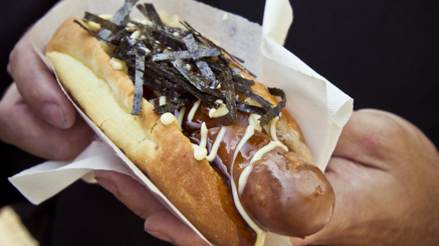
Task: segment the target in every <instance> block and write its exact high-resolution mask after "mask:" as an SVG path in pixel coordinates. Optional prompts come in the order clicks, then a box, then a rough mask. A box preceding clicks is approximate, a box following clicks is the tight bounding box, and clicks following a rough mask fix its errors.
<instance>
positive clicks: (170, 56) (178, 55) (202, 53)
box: [152, 49, 220, 62]
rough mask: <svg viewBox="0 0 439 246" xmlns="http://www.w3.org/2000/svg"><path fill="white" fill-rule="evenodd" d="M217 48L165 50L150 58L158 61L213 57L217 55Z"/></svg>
mask: <svg viewBox="0 0 439 246" xmlns="http://www.w3.org/2000/svg"><path fill="white" fill-rule="evenodd" d="M219 54H220V53H219V50H217V49H199V50H196V51H186V50H185V51H175V52H166V53H160V54H155V55H154V56H153V57H152V60H153V61H155V62H158V61H173V60H186V59H194V60H198V59H201V58H205V57H213V56H218V55H219Z"/></svg>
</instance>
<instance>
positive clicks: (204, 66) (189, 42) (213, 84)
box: [183, 33, 219, 89]
mask: <svg viewBox="0 0 439 246" xmlns="http://www.w3.org/2000/svg"><path fill="white" fill-rule="evenodd" d="M183 42H184V44H185V45H186V47H187V48H188V50H189V51H196V50H198V49H199V47H200V46H199V45H198V43H197V41H196V40H195V38H194V35H193V34H192V33H190V34H188V35H187V36H185V37H184V38H183ZM195 64H196V65H197V67H198V69H199V70H200V72H201V74H202V75H203V76H204V77H205V78H207V79H208V80H209V81H210V86H209V87H210V88H212V89H216V88H217V86H218V85H219V81H218V80H217V79H216V77H215V74H214V73H213V71H212V69H211V68H210V67H209V64H208V63H207V62H205V61H202V60H200V61H196V62H195Z"/></svg>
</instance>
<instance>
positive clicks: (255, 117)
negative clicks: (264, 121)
mask: <svg viewBox="0 0 439 246" xmlns="http://www.w3.org/2000/svg"><path fill="white" fill-rule="evenodd" d="M260 118H261V116H260V115H259V114H250V116H249V117H248V124H249V125H253V127H254V128H255V130H256V131H258V132H260V131H262V127H261V122H260V121H259V119H260Z"/></svg>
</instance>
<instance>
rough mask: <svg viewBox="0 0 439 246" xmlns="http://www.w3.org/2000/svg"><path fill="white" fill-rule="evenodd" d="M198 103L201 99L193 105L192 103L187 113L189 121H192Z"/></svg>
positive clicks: (198, 105)
mask: <svg viewBox="0 0 439 246" xmlns="http://www.w3.org/2000/svg"><path fill="white" fill-rule="evenodd" d="M200 103H201V100H197V101H196V102H195V103H194V105H192V108H191V110H189V114H188V115H187V120H188V121H189V122H192V120H193V119H194V116H195V113H196V112H197V110H198V107H200Z"/></svg>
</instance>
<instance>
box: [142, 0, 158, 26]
mask: <svg viewBox="0 0 439 246" xmlns="http://www.w3.org/2000/svg"><path fill="white" fill-rule="evenodd" d="M137 9H138V10H139V11H140V13H142V14H143V15H144V16H145V17H146V18H147V19H148V20H150V21H151V22H152V23H153V24H154V25H157V26H163V22H162V20H161V19H160V16H159V15H158V13H157V11H156V9H155V7H154V5H152V4H151V3H144V4H139V5H137Z"/></svg>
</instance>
